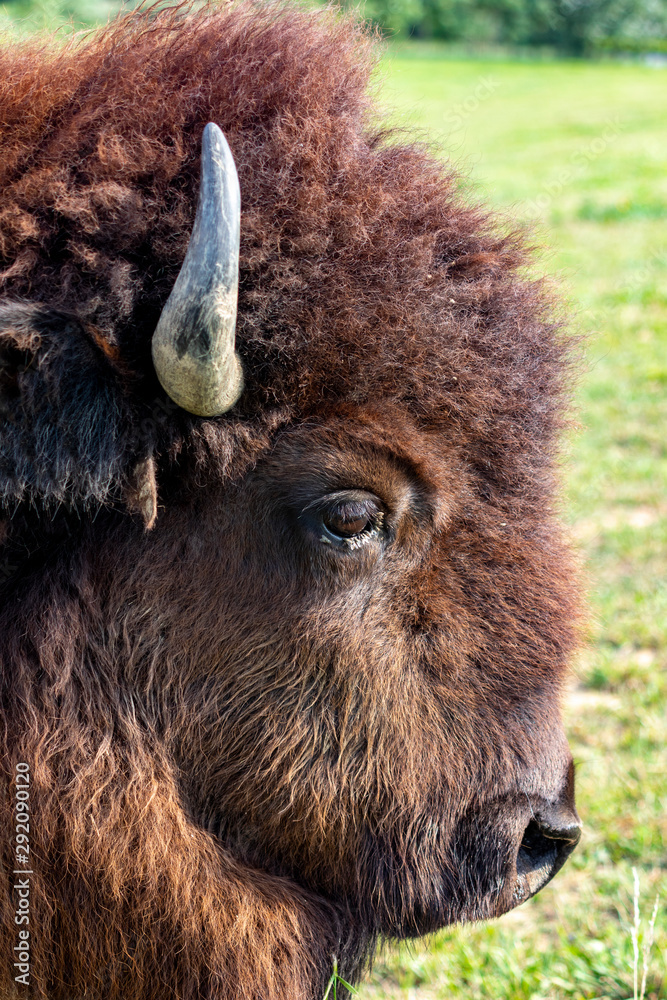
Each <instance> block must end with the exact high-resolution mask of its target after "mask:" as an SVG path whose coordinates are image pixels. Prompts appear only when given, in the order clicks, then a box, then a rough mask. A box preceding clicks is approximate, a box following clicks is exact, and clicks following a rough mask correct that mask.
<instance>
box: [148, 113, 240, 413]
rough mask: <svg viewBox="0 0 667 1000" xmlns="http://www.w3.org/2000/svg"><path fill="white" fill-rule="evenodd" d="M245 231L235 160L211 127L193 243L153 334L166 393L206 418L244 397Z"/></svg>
mask: <svg viewBox="0 0 667 1000" xmlns="http://www.w3.org/2000/svg"><path fill="white" fill-rule="evenodd" d="M240 228H241V193H240V190H239V179H238V176H237V173H236V167H235V166H234V159H233V157H232V154H231V150H230V148H229V146H228V145H227V140H226V139H225V137H224V135H223V134H222V132H221V131H220V129H219V128H218V126H217V125H214V124H213V122H209V123H208V125H207V126H206V128H205V129H204V134H203V136H202V149H201V184H200V188H199V202H198V204H197V215H196V217H195V224H194V226H193V229H192V236H191V237H190V243H189V246H188V251H187V253H186V255H185V260H184V261H183V266H182V267H181V270H180V272H179V274H178V277H177V278H176V283H175V284H174V287H173V288H172V291H171V295H170V296H169V298H168V299H167V302H166V304H165V306H164V309H163V310H162V314H161V316H160V319H159V322H158V325H157V327H156V329H155V333H154V334H153V364H154V365H155V371H156V373H157V376H158V378H159V380H160V383H161V384H162V387H163V389H164V390H165V391H166V392H167V393H168V394H169V396H170V397H171V398H172V399H173V401H174V402H175V403H177V404H178V406H181V407H182V408H183V409H184V410H187V411H188V412H189V413H195V414H197V416H200V417H215V416H218V414H220V413H225V412H226V411H227V410H228V409H229V408H230V407H232V406H233V405H234V403H235V402H236V400H237V399H238V398H239V396H240V395H241V392H242V390H243V371H242V368H241V363H240V361H239V358H238V356H237V355H236V353H235V352H234V330H235V327H236V309H237V299H238V282H239V234H240Z"/></svg>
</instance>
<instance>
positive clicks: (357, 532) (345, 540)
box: [305, 490, 385, 548]
mask: <svg viewBox="0 0 667 1000" xmlns="http://www.w3.org/2000/svg"><path fill="white" fill-rule="evenodd" d="M305 513H307V515H308V521H309V522H310V523H311V524H312V526H313V528H314V529H315V530H316V531H317V534H318V541H320V542H325V543H329V544H337V545H339V546H343V547H346V548H357V547H358V546H359V545H360V544H363V543H364V542H365V541H368V540H369V539H371V538H373V537H375V538H377V537H380V536H381V535H382V533H383V522H384V514H385V511H384V507H383V505H382V503H381V501H380V500H378V498H377V497H375V496H373V495H372V494H369V493H365V492H362V491H361V490H346V491H345V492H340V493H332V494H330V495H329V496H326V497H322V498H321V499H319V500H317V501H316V502H315V503H314V504H311V505H310V506H309V508H308V510H307V512H305Z"/></svg>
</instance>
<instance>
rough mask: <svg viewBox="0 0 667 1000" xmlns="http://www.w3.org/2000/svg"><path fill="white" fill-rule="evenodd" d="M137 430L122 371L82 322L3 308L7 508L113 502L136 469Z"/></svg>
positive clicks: (2, 483) (1, 425)
mask: <svg viewBox="0 0 667 1000" xmlns="http://www.w3.org/2000/svg"><path fill="white" fill-rule="evenodd" d="M133 423H134V422H133V419H132V413H131V411H130V407H129V403H128V400H127V397H126V394H125V393H123V391H122V387H121V385H120V382H119V377H118V373H117V372H116V371H115V370H114V367H113V364H112V362H111V360H110V359H109V357H107V356H105V354H104V353H103V352H102V351H101V350H100V349H99V346H98V345H97V344H96V343H95V340H94V338H93V337H92V336H91V334H90V332H89V331H88V330H87V329H86V328H85V327H84V326H83V324H82V323H81V322H80V321H79V320H78V319H77V318H76V317H73V316H72V315H68V314H66V313H63V312H60V311H58V310H54V309H51V308H48V307H46V306H40V305H32V304H28V303H17V302H0V505H4V506H5V507H11V506H12V505H13V504H15V503H17V502H20V501H22V500H28V501H30V502H39V503H40V504H42V505H44V504H46V505H47V506H49V505H56V504H58V503H67V504H77V505H81V504H82V505H83V506H89V505H92V504H96V505H98V504H101V503H108V502H109V499H110V498H112V497H113V495H114V492H115V494H116V496H118V490H119V484H120V483H122V482H123V480H124V474H123V473H124V470H125V469H127V468H128V467H129V466H130V465H131V461H132V459H131V455H129V454H128V452H129V451H130V447H131V444H130V445H129V446H128V441H127V438H128V428H132V426H133ZM135 461H136V458H135Z"/></svg>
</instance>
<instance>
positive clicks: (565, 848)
mask: <svg viewBox="0 0 667 1000" xmlns="http://www.w3.org/2000/svg"><path fill="white" fill-rule="evenodd" d="M580 836H581V824H580V823H579V819H578V817H577V816H576V814H574V815H573V816H571V817H569V818H566V817H562V818H561V819H560V822H556V823H554V822H552V821H551V820H546V819H544V818H543V817H540V818H539V819H531V821H530V822H529V823H528V826H527V827H526V829H525V832H524V835H523V839H522V840H521V844H520V845H519V851H518V853H517V858H516V875H517V885H516V889H515V896H519V897H520V899H517V900H516V901H517V902H519V901H521V902H523V900H524V899H528V897H529V896H534V895H535V893H536V892H539V891H540V889H541V888H542V887H543V886H545V885H546V884H547V882H548V881H549V880H550V879H552V878H553V877H554V875H555V874H556V872H557V871H558V870H559V869H560V868H562V866H563V865H564V864H565V862H566V861H567V859H568V858H569V856H570V854H571V853H572V851H573V850H574V849H575V847H576V846H577V844H578V843H579V837H580Z"/></svg>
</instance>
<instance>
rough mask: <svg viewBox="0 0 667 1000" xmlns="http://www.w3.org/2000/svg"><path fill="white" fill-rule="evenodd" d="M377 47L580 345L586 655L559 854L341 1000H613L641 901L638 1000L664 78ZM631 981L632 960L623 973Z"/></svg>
mask: <svg viewBox="0 0 667 1000" xmlns="http://www.w3.org/2000/svg"><path fill="white" fill-rule="evenodd" d="M436 55H437V53H436V54H434V51H433V47H430V49H429V52H428V58H425V59H423V60H420V59H419V58H416V52H415V48H414V47H413V48H412V50H411V51H410V52H409V53H408V54H407V55H403V56H402V55H400V53H398V54H397V53H394V54H392V55H391V56H390V58H389V59H388V60H387V61H386V62H385V64H384V65H383V67H382V69H383V73H384V82H383V89H382V94H383V97H384V100H385V102H386V103H387V104H390V105H392V106H393V107H395V108H398V109H400V113H401V114H400V117H401V119H402V120H403V121H405V120H406V117H407V119H408V121H410V122H411V123H412V124H413V125H414V126H416V127H418V128H421V129H422V130H423V132H424V134H425V135H428V137H429V138H430V139H431V140H432V141H435V143H436V147H437V149H438V151H439V152H440V153H441V155H443V156H451V157H452V158H453V159H455V160H457V161H458V162H459V163H462V164H463V165H464V168H465V169H466V171H467V172H468V176H469V184H470V185H471V187H472V189H473V190H474V191H476V192H477V193H478V194H479V195H481V196H483V197H485V198H486V199H488V200H489V201H491V202H492V203H494V204H495V205H496V206H498V207H500V208H501V209H502V210H503V211H506V212H508V213H509V214H510V216H512V217H513V218H516V217H519V218H521V219H529V218H536V219H537V220H538V222H539V224H540V230H539V232H540V235H541V238H542V239H543V240H544V241H545V242H547V243H548V245H549V246H550V248H551V252H550V253H549V254H548V255H547V256H546V257H545V258H544V260H543V267H544V268H545V269H546V270H547V271H548V272H550V273H551V274H552V275H553V276H555V277H556V278H557V280H558V281H559V282H560V284H561V286H562V288H563V291H564V294H566V295H567V296H568V297H569V299H570V302H571V306H572V309H573V328H574V329H575V330H578V331H582V332H584V333H585V334H587V336H588V338H589V340H588V351H587V364H586V367H585V370H584V373H583V375H582V379H581V383H580V386H579V388H578V392H577V406H578V413H577V418H578V424H579V427H578V429H577V430H576V432H575V433H573V434H572V435H571V437H570V439H569V440H568V441H567V442H566V448H565V454H564V459H563V468H564V473H563V474H564V492H565V502H566V510H565V517H566V520H567V522H568V524H569V526H570V530H571V533H572V536H573V539H574V541H575V543H576V544H577V546H578V547H579V550H580V552H581V553H582V558H583V560H584V563H585V574H586V578H587V580H588V587H589V592H590V606H591V626H590V644H589V647H588V649H587V650H586V651H585V653H584V655H583V656H582V657H581V659H580V661H579V662H578V664H577V666H576V675H575V678H574V690H573V691H572V694H571V696H570V698H569V700H568V703H567V705H566V724H567V729H568V734H569V737H570V742H571V745H572V749H573V753H574V756H575V760H576V761H577V785H578V794H577V798H578V805H579V810H580V813H581V815H582V818H583V820H584V824H585V833H584V837H583V840H582V844H581V846H580V848H579V849H578V850H577V852H576V853H575V855H574V856H573V857H572V859H571V861H570V862H569V863H568V865H567V866H566V868H565V869H563V871H562V872H561V873H560V874H559V875H558V876H557V878H556V879H555V880H554V882H553V883H551V885H549V886H548V887H547V888H546V889H545V890H544V891H543V892H542V893H540V895H539V896H537V897H536V898H535V899H533V900H531V901H530V902H529V903H527V904H525V905H524V906H522V907H520V908H519V909H518V910H516V911H514V912H513V913H511V914H508V915H507V916H505V917H503V918H502V919H501V920H499V921H497V922H494V923H490V924H486V925H482V926H476V927H465V928H456V929H453V930H448V931H446V932H443V933H441V934H440V935H437V936H436V937H435V938H434V939H433V940H432V941H431V942H428V943H421V942H420V943H418V944H416V945H413V946H411V947H410V948H408V947H407V946H401V947H400V948H398V949H395V950H391V949H390V950H389V951H388V952H387V953H386V955H385V957H384V959H383V960H382V961H380V962H379V963H378V964H377V966H376V970H375V973H374V976H373V982H372V984H371V985H366V986H364V987H363V988H362V990H361V991H360V997H361V1000H371V998H378V1000H379V998H389V997H391V998H399V997H401V998H411V1000H432V998H433V1000H435V998H437V1000H445V998H447V1000H449V998H461V1000H464V998H465V1000H478V998H479V1000H482V998H483V1000H565V998H567V1000H584V998H597V1000H603V998H609V1000H626V998H632V997H633V991H634V983H633V977H634V969H633V963H634V947H633V938H632V935H633V932H632V927H633V923H634V902H633V895H634V884H633V875H632V868H633V866H636V868H637V870H638V876H639V879H640V890H641V897H640V913H641V916H642V922H641V924H640V929H639V949H640V952H641V942H642V940H644V935H646V934H647V933H648V924H649V919H650V916H651V910H652V907H653V903H654V899H655V895H656V893H657V892H659V893H660V897H661V900H662V902H661V904H660V906H659V909H658V913H657V917H656V925H655V942H654V944H653V947H652V949H651V953H650V956H649V958H648V973H647V980H646V987H645V992H646V996H647V997H650V998H652V1000H658V998H663V1000H664V998H665V997H667V957H666V956H667V912H666V909H665V901H666V900H667V870H666V869H667V721H666V712H667V709H666V705H667V669H666V668H667V232H666V226H665V219H666V218H667V169H666V163H665V159H666V158H667V145H666V143H665V126H666V125H667V112H666V110H665V107H666V104H665V95H666V94H667V71H660V70H654V69H650V68H648V67H643V66H638V65H637V66H631V65H612V64H594V63H568V62H550V63H549V62H546V63H545V62H542V63H540V62H532V63H531V62H522V63H508V62H504V61H498V60H496V61H485V62H481V61H479V62H474V61H460V60H458V61H457V60H455V59H452V58H451V57H448V58H446V59H440V60H439V59H438V58H437V57H436ZM639 975H640V978H641V969H640V973H639Z"/></svg>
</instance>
